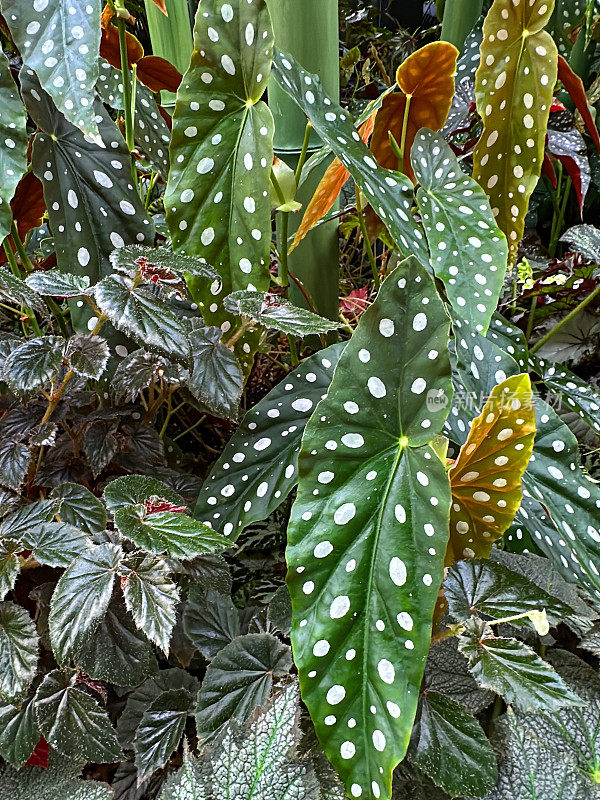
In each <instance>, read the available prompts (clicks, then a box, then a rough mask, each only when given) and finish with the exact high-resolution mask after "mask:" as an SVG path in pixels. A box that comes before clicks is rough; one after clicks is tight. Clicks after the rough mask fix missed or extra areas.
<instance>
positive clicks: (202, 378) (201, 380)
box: [187, 327, 244, 419]
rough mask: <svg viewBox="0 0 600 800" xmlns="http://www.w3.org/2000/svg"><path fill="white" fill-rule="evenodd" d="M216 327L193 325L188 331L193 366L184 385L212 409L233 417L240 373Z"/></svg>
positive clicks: (235, 412)
mask: <svg viewBox="0 0 600 800" xmlns="http://www.w3.org/2000/svg"><path fill="white" fill-rule="evenodd" d="M221 336H222V331H221V329H220V328H214V327H213V328H196V329H195V330H193V331H192V332H191V333H190V334H189V339H190V346H191V350H192V354H193V360H194V368H193V370H192V373H191V375H190V377H189V378H188V381H187V385H188V388H189V390H190V391H191V392H192V394H193V395H194V397H195V398H196V399H197V400H200V402H201V403H203V405H205V406H206V407H207V408H208V409H209V410H210V411H211V412H212V413H214V414H216V415H217V416H219V417H225V418H226V419H236V418H237V414H238V406H239V402H240V397H241V395H242V389H243V387H244V373H243V372H242V368H241V366H240V364H239V361H238V360H237V358H236V357H235V355H234V354H233V352H232V351H231V350H230V349H229V348H228V347H226V346H225V345H224V344H223V343H222V342H221Z"/></svg>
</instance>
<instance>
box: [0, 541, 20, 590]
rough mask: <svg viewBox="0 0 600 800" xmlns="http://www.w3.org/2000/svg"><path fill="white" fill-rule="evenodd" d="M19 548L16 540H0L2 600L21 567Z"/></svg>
mask: <svg viewBox="0 0 600 800" xmlns="http://www.w3.org/2000/svg"><path fill="white" fill-rule="evenodd" d="M21 549H22V548H21V545H20V544H19V543H18V542H14V541H11V540H10V539H2V540H0V600H4V598H5V597H6V595H7V594H8V593H9V592H10V591H11V590H12V589H13V587H14V585H15V581H16V580H17V577H18V575H19V572H20V569H21V568H20V566H19V557H18V555H17V553H18V552H19V551H20V550H21Z"/></svg>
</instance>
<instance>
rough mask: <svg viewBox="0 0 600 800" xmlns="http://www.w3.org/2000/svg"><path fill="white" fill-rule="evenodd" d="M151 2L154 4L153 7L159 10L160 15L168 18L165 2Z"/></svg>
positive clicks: (155, 0)
mask: <svg viewBox="0 0 600 800" xmlns="http://www.w3.org/2000/svg"><path fill="white" fill-rule="evenodd" d="M152 2H153V3H154V5H155V6H156V7H157V8H160V10H161V11H162V13H163V14H164V15H165V17H168V16H169V15H168V14H167V7H166V5H165V0H152Z"/></svg>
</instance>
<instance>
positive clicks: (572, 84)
mask: <svg viewBox="0 0 600 800" xmlns="http://www.w3.org/2000/svg"><path fill="white" fill-rule="evenodd" d="M558 79H559V81H560V82H561V83H562V84H563V86H564V87H565V89H566V90H567V91H568V93H569V94H570V96H571V100H572V101H573V102H574V103H575V105H576V107H577V110H578V111H579V113H580V114H581V116H582V117H583V121H584V122H585V127H586V128H587V129H588V132H589V134H590V136H591V137H592V139H593V140H594V144H595V145H596V147H597V148H598V150H600V136H599V135H598V128H597V127H596V123H595V122H594V120H593V118H592V115H591V112H590V108H589V106H588V102H587V97H586V96H585V89H584V86H583V82H582V80H581V78H580V77H579V75H576V74H575V73H574V72H573V70H572V69H571V67H570V66H569V65H568V64H567V62H566V61H565V59H564V58H563V57H562V56H559V57H558Z"/></svg>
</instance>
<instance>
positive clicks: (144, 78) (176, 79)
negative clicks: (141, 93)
mask: <svg viewBox="0 0 600 800" xmlns="http://www.w3.org/2000/svg"><path fill="white" fill-rule="evenodd" d="M137 76H138V78H139V80H140V81H141V82H142V83H145V84H146V86H147V87H148V88H149V89H151V90H152V91H153V92H160V91H161V89H165V90H166V91H167V92H173V93H175V92H177V89H178V88H179V84H180V83H181V78H182V75H181V72H179V70H178V69H176V68H175V67H174V66H173V64H171V62H170V61H167V59H166V58H161V57H160V56H144V57H143V58H142V59H141V60H140V61H138V65H137Z"/></svg>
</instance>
